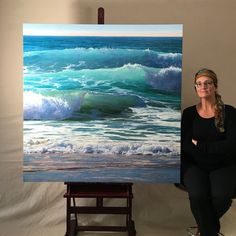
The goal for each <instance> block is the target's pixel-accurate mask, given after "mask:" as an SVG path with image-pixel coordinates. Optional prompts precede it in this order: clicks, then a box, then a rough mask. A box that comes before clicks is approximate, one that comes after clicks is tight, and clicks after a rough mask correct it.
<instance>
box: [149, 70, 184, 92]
mask: <svg viewBox="0 0 236 236" xmlns="http://www.w3.org/2000/svg"><path fill="white" fill-rule="evenodd" d="M146 73H147V75H148V81H149V83H150V84H151V85H152V87H154V88H156V89H158V90H163V91H167V92H180V89H181V77H182V69H181V68H178V67H174V66H170V67H168V68H163V69H160V70H159V72H158V73H149V72H148V71H147V72H146Z"/></svg>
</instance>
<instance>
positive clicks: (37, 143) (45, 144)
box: [24, 138, 179, 156]
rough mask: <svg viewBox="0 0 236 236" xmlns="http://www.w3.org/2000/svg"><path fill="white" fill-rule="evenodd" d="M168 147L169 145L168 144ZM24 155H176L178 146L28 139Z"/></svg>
mask: <svg viewBox="0 0 236 236" xmlns="http://www.w3.org/2000/svg"><path fill="white" fill-rule="evenodd" d="M169 145H170V144H169ZM24 148H25V150H24V153H26V154H30V153H39V154H45V153H47V154H67V153H76V154H101V155H123V156H132V155H142V156H143V155H144V156H145V155H148V156H158V155H166V156H173V155H178V153H179V151H178V144H173V146H172V147H171V145H170V147H168V146H166V145H164V144H159V145H154V144H148V143H146V144H145V143H143V144H140V143H136V144H135V143H134V144H132V143H130V144H129V143H113V142H110V143H109V142H108V143H106V144H102V143H84V144H83V143H72V142H66V141H61V142H60V141H59V140H58V142H56V143H55V142H51V141H50V140H49V139H46V138H45V139H40V140H39V139H34V138H32V139H30V140H28V141H26V142H25V145H24Z"/></svg>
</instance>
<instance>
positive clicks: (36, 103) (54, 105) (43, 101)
mask: <svg viewBox="0 0 236 236" xmlns="http://www.w3.org/2000/svg"><path fill="white" fill-rule="evenodd" d="M79 107H80V99H78V98H77V100H75V101H70V102H69V101H67V100H65V99H62V98H58V97H50V96H43V95H42V94H37V93H34V92H24V119H25V120H52V119H56V120H62V119H66V118H69V117H70V116H71V114H72V113H73V112H74V111H75V109H79Z"/></svg>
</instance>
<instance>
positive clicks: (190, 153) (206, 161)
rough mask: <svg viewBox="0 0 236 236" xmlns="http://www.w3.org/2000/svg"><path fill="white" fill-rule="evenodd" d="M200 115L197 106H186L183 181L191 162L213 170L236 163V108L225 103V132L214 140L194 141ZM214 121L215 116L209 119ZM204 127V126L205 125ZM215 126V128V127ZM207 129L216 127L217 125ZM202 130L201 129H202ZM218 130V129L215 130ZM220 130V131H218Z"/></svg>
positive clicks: (183, 133)
mask: <svg viewBox="0 0 236 236" xmlns="http://www.w3.org/2000/svg"><path fill="white" fill-rule="evenodd" d="M197 116H199V115H198V113H197V109H196V106H191V107H188V108H186V109H185V110H184V111H183V114H182V120H181V182H182V183H183V174H184V172H185V171H186V169H187V168H188V166H189V165H190V164H193V165H198V166H199V167H200V168H204V169H207V170H212V169H216V168H220V167H222V166H224V165H232V164H236V109H235V108H234V107H232V106H230V105H225V126H224V127H225V132H224V133H222V134H219V135H220V136H219V135H218V134H217V136H219V137H220V138H219V137H217V138H213V139H212V140H197V141H198V142H197V145H194V144H193V143H192V138H194V137H193V133H194V130H193V128H194V121H195V119H196V117H197ZM209 122H213V123H214V118H213V119H212V120H211V121H209ZM203 127H204V126H203ZM213 127H214V128H213ZM206 129H216V128H215V126H213V125H212V126H209V127H206ZM198 132H199V130H198ZM200 132H201V131H200ZM215 132H216V131H215ZM217 132H218V131H217Z"/></svg>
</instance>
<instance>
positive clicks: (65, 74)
mask: <svg viewBox="0 0 236 236" xmlns="http://www.w3.org/2000/svg"><path fill="white" fill-rule="evenodd" d="M181 73H182V71H181V69H180V68H177V67H173V66H171V67H169V68H163V69H162V68H151V67H146V66H143V65H139V64H126V65H124V66H122V67H119V68H105V69H83V70H79V71H77V70H71V69H67V70H63V71H60V72H51V73H37V74H32V73H31V74H30V73H27V72H26V73H25V76H24V89H25V91H40V90H60V91H63V90H81V91H82V90H85V91H87V90H89V91H95V92H104V91H106V92H108V93H113V92H115V93H126V92H129V93H130V92H131V93H134V94H136V93H137V92H140V93H141V92H142V93H146V94H148V93H151V92H152V91H153V89H154V90H159V91H165V92H175V93H180V90H181ZM142 95H143V94H142Z"/></svg>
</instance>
